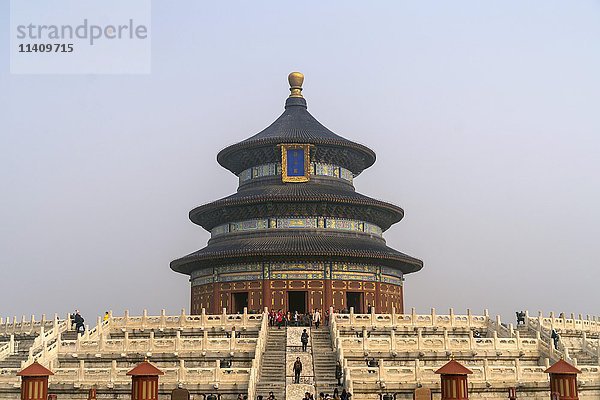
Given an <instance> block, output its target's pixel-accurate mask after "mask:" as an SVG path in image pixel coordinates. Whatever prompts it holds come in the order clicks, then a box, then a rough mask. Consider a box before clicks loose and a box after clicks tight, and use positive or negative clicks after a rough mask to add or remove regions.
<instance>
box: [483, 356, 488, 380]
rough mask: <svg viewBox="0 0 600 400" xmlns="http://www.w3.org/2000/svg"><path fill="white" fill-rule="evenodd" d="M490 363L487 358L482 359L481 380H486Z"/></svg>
mask: <svg viewBox="0 0 600 400" xmlns="http://www.w3.org/2000/svg"><path fill="white" fill-rule="evenodd" d="M489 369H490V364H489V361H488V359H487V358H484V359H483V381H484V382H487V381H488V377H489V376H490V371H489Z"/></svg>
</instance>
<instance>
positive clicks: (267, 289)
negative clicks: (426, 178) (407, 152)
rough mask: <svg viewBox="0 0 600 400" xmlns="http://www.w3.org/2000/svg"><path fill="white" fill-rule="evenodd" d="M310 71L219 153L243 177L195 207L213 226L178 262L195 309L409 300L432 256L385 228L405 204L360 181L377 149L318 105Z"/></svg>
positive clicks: (359, 305) (398, 304) (399, 304)
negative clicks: (309, 99)
mask: <svg viewBox="0 0 600 400" xmlns="http://www.w3.org/2000/svg"><path fill="white" fill-rule="evenodd" d="M303 80H304V77H303V75H302V74H301V73H298V72H293V73H291V74H290V75H289V83H290V87H291V88H290V91H291V94H290V96H289V98H288V99H287V100H286V102H285V110H284V112H283V114H282V115H281V116H280V117H279V118H277V120H275V122H273V123H272V124H271V125H270V126H268V127H267V128H265V129H264V130H263V131H261V132H259V133H257V134H256V135H254V136H251V137H250V138H248V139H246V140H243V141H241V142H239V143H236V144H233V145H231V146H229V147H227V148H225V149H223V150H222V151H221V152H220V153H219V154H218V156H217V161H218V162H219V164H221V166H223V167H224V168H226V169H228V170H229V171H231V172H232V173H234V174H235V175H236V176H238V178H239V186H238V190H237V193H235V194H233V195H231V196H228V197H225V198H223V199H220V200H217V201H214V202H212V203H209V204H205V205H202V206H199V207H197V208H195V209H193V210H192V211H190V214H189V216H190V220H191V221H192V222H193V223H195V224H197V225H200V226H201V227H203V228H204V229H206V230H207V231H209V232H210V235H211V238H210V240H209V241H208V245H207V246H206V247H204V248H203V249H200V250H198V251H195V252H194V253H191V254H189V255H187V256H185V257H182V258H179V259H177V260H174V261H173V262H171V268H172V269H173V270H174V271H177V272H180V273H182V274H186V275H189V276H190V281H191V311H192V313H195V314H198V313H200V312H201V310H202V309H203V308H204V309H205V310H206V312H207V313H220V312H221V310H222V309H223V308H226V309H227V310H228V312H230V313H236V312H241V311H242V310H243V309H244V308H245V307H247V308H248V310H252V311H259V310H262V309H263V308H264V307H268V308H269V309H283V310H289V311H292V312H293V311H298V312H300V313H303V312H307V311H309V310H313V309H315V308H318V309H327V308H329V307H333V308H334V309H335V310H344V309H346V310H348V309H350V307H353V308H354V310H355V312H357V313H360V312H366V311H367V310H368V309H369V308H372V309H373V310H374V312H377V313H389V312H391V311H392V309H395V310H396V312H403V310H404V302H403V282H404V275H405V274H409V273H412V272H416V271H419V270H420V269H421V268H422V267H423V262H422V261H421V260H418V259H416V258H413V257H410V256H408V255H406V254H403V253H401V252H399V251H397V250H394V249H392V248H390V247H388V246H387V245H386V242H385V239H384V238H383V233H384V232H385V231H386V230H387V229H389V228H390V226H391V225H392V224H395V223H397V222H399V221H400V220H401V219H402V218H403V216H404V211H403V210H402V209H401V208H400V207H397V206H395V205H392V204H389V203H385V202H382V201H379V200H375V199H372V198H370V197H368V196H365V195H362V194H359V193H357V192H356V191H355V189H354V178H356V177H357V176H358V175H359V174H360V173H361V172H362V171H363V170H364V169H366V168H368V167H370V166H372V165H373V163H374V162H375V153H374V152H373V151H372V150H371V149H369V148H368V147H366V146H364V145H361V144H358V143H355V142H352V141H350V140H347V139H345V138H343V137H341V136H338V135H336V134H335V133H333V132H332V131H330V130H329V129H327V128H326V127H325V126H323V125H322V124H320V123H319V122H318V121H317V120H316V119H315V118H314V117H313V116H312V115H311V114H310V113H309V112H308V110H307V103H306V100H305V99H304V98H303V96H302V83H303Z"/></svg>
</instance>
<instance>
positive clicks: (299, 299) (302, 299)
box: [288, 291, 306, 314]
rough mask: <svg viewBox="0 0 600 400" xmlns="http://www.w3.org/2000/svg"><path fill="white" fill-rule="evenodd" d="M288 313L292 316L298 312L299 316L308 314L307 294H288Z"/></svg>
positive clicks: (297, 292)
mask: <svg viewBox="0 0 600 400" xmlns="http://www.w3.org/2000/svg"><path fill="white" fill-rule="evenodd" d="M288 311H289V312H291V313H292V314H293V313H294V311H298V313H299V314H305V313H306V292H304V291H293V292H288Z"/></svg>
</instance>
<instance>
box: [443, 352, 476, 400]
mask: <svg viewBox="0 0 600 400" xmlns="http://www.w3.org/2000/svg"><path fill="white" fill-rule="evenodd" d="M435 373H436V374H439V375H440V379H441V388H442V400H468V398H469V386H468V382H467V375H468V374H472V373H473V371H471V370H470V369H468V368H467V367H465V366H463V365H462V364H459V363H458V362H456V361H454V360H450V361H449V362H448V363H446V364H445V365H444V366H443V367H442V368H440V369H438V370H437V371H435Z"/></svg>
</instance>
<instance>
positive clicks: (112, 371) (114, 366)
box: [109, 360, 117, 383]
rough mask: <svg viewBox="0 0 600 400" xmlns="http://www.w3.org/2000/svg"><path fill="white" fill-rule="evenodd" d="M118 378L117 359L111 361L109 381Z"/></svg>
mask: <svg viewBox="0 0 600 400" xmlns="http://www.w3.org/2000/svg"><path fill="white" fill-rule="evenodd" d="M116 379H117V360H112V361H111V363H110V378H109V381H110V382H111V383H112V382H114V381H115V380H116Z"/></svg>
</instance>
